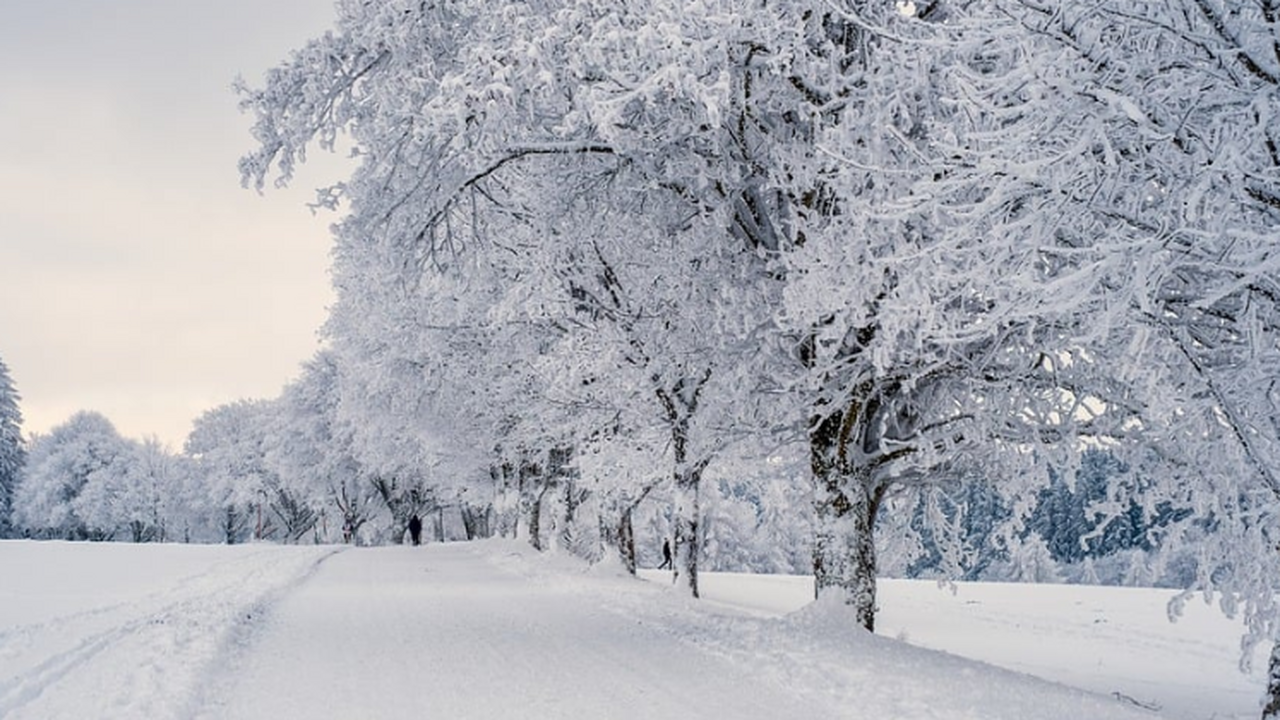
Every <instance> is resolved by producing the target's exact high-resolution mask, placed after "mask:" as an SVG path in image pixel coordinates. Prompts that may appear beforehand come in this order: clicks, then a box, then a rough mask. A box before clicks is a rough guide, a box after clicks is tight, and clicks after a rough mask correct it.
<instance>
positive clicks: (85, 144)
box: [0, 0, 347, 449]
mask: <svg viewBox="0 0 1280 720" xmlns="http://www.w3.org/2000/svg"><path fill="white" fill-rule="evenodd" d="M0 18H3V21H0V358H2V359H3V360H4V361H5V363H6V364H8V366H9V370H10V373H11V375H12V377H13V381H14V383H15V385H16V386H17V389H18V391H19V393H21V395H22V410H23V415H24V419H25V422H24V424H23V425H24V430H25V431H26V432H27V433H28V434H30V433H31V432H45V431H48V430H49V429H50V428H51V427H53V426H54V425H57V424H59V423H61V422H62V421H64V420H65V419H67V418H68V417H69V416H70V415H71V414H72V413H74V412H75V411H77V410H82V409H84V410H97V411H100V412H102V413H103V414H105V415H106V416H107V417H109V418H110V419H111V420H112V421H113V422H114V423H115V424H116V427H117V428H118V429H119V430H120V431H121V432H122V433H124V434H125V435H128V436H132V437H143V436H147V435H157V436H159V437H160V438H161V439H162V440H164V441H165V442H167V443H169V444H170V445H171V446H172V447H173V448H174V449H178V448H180V447H181V444H182V440H183V438H185V436H186V434H187V432H188V430H189V428H190V421H191V420H192V419H193V418H195V417H196V416H197V415H199V414H200V413H201V412H203V411H204V410H206V409H208V408H211V407H213V406H215V405H218V404H221V403H225V402H230V401H232V400H236V399H239V398H243V397H271V396H275V395H276V394H278V393H279V391H280V388H281V386H282V385H283V384H284V383H285V382H287V381H288V380H289V379H291V378H292V377H294V376H295V375H296V373H297V370H298V366H299V363H301V362H302V361H303V360H305V359H307V358H308V357H310V356H311V355H312V354H313V353H314V352H315V350H316V349H317V348H318V346H319V344H318V336H317V330H318V328H319V326H320V325H321V323H322V322H323V321H324V318H325V313H326V307H327V305H328V304H329V303H330V302H331V293H330V288H329V276H328V264H329V255H328V253H329V247H330V239H329V232H328V227H329V225H330V224H331V223H332V222H334V221H335V220H337V217H336V216H335V215H333V214H324V213H322V214H321V215H318V216H312V214H311V212H310V211H309V210H308V209H307V208H306V206H305V203H306V202H307V201H308V200H310V199H311V198H312V196H313V193H312V190H313V188H314V187H317V186H320V185H327V184H331V183H332V182H334V181H336V180H340V179H342V177H343V176H344V175H345V174H346V172H347V169H346V167H345V165H344V163H343V162H342V161H341V160H340V159H337V158H330V157H322V156H321V155H320V153H318V152H317V153H313V156H314V157H313V159H314V160H315V161H316V162H313V163H312V165H313V166H312V167H311V168H310V169H309V170H308V171H306V172H304V173H302V174H301V175H300V176H299V178H298V179H297V181H295V184H294V187H292V188H290V189H289V190H287V191H268V192H267V193H266V194H265V195H263V196H259V195H257V194H256V193H254V192H253V191H251V190H243V189H241V188H240V185H239V176H238V174H237V171H236V161H237V160H238V158H239V157H240V155H241V154H243V153H244V152H245V151H246V150H248V149H249V148H250V147H251V138H250V136H249V134H248V126H249V122H250V121H249V118H248V117H247V116H242V115H241V114H240V113H239V111H238V110H237V108H236V96H235V95H234V93H232V91H231V89H230V86H231V83H232V81H233V80H234V78H235V77H236V75H238V74H240V75H244V76H245V77H246V78H247V79H249V80H250V81H251V82H252V83H254V84H258V83H259V82H260V79H261V77H262V73H263V72H264V71H265V70H266V69H267V68H268V67H270V66H272V65H274V64H276V63H277V62H279V61H281V60H283V59H285V58H286V57H287V56H288V54H289V52H291V51H292V50H293V49H295V48H296V47H299V46H301V45H302V43H304V42H305V41H306V40H307V39H308V38H311V37H314V36H316V35H319V34H321V33H323V32H324V31H325V30H326V29H328V28H329V27H330V26H331V25H332V22H333V7H332V1H331V0H217V1H214V0H110V1H107V0H39V1H35V0H0Z"/></svg>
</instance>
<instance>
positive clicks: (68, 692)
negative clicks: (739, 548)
mask: <svg viewBox="0 0 1280 720" xmlns="http://www.w3.org/2000/svg"><path fill="white" fill-rule="evenodd" d="M0 578H3V580H4V581H5V582H4V583H3V584H0V718H3V720H62V719H64V718H65V719H67V720H72V719H74V720H82V719H83V718H97V719H99V720H116V719H119V720H135V719H144V718H145V720H221V719H222V718H231V719H232V720H245V719H254V718H262V719H264V720H268V719H269V720H284V719H287V718H303V717H322V718H329V717H334V718H344V720H346V719H351V720H356V719H358V720H365V719H374V720H376V719H379V718H402V717H414V718H441V719H446V720H452V719H453V718H464V719H465V718H490V717H510V718H521V720H526V719H534V720H536V719H538V718H555V719H556V720H561V719H568V720H573V719H574V718H611V719H612V718H659V719H665V718H671V719H673V720H675V719H677V718H678V719H679V720H697V719H698V718H715V719H716V720H721V719H729V718H732V719H734V720H739V719H752V718H762V719H764V718H768V719H770V720H774V719H777V718H805V719H806V720H808V719H810V718H813V719H817V718H821V719H823V720H827V719H831V720H837V719H840V718H849V719H850V720H864V719H865V718H885V719H892V720H970V719H974V720H1002V719H1007V720H1078V719H1079V718H1089V720H1152V718H1157V717H1159V715H1158V714H1157V713H1152V712H1147V711H1144V710H1139V709H1137V708H1135V707H1134V706H1133V705H1130V704H1125V703H1121V702H1117V701H1116V700H1115V699H1113V698H1110V697H1108V696H1107V695H1109V694H1110V691H1111V689H1112V688H1113V687H1115V686H1113V685H1112V684H1110V683H1107V684H1104V685H1101V686H1097V687H1095V690H1100V691H1101V694H1089V693H1086V692H1083V691H1081V690H1077V689H1074V688H1071V687H1067V686H1065V685H1060V684H1054V683H1050V682H1046V681H1043V680H1038V679H1036V678H1033V677H1030V676H1028V675H1023V674H1019V673H1016V672H1010V671H1008V670H1001V669H999V668H995V667H992V666H990V665H983V664H981V663H977V662H973V661H971V660H966V659H964V658H962V657H958V656H956V655H948V654H945V653H939V652H936V651H931V650H925V649H922V648H918V647H912V646H911V645H908V644H906V643H903V642H899V641H897V640H894V639H890V638H885V637H878V636H874V635H870V634H868V633H866V632H863V631H861V630H859V629H857V628H856V627H855V623H854V622H853V619H852V617H851V616H850V611H849V609H848V608H847V607H845V606H843V605H842V604H840V603H838V602H836V603H825V602H820V603H811V604H807V605H805V606H804V607H803V608H802V609H800V610H798V611H796V612H793V613H791V614H788V615H785V616H782V617H778V616H776V615H773V616H768V617H764V616H760V615H759V614H758V613H757V614H751V613H744V612H743V611H742V610H739V609H732V608H726V607H725V606H723V605H720V604H717V603H715V602H710V601H701V602H698V601H693V600H690V599H688V598H685V597H683V596H681V594H680V593H678V592H676V591H674V590H672V589H671V586H670V583H669V580H667V579H664V578H662V577H657V578H656V579H657V580H658V582H638V581H636V580H635V579H634V578H631V577H629V576H625V575H624V574H622V573H621V571H620V570H618V569H616V568H610V567H607V566H606V565H598V566H595V567H590V568H589V567H587V566H586V565H584V564H583V563H581V562H580V561H578V560H575V559H573V558H570V557H568V556H565V555H558V554H555V553H552V554H539V553H536V552H534V551H533V550H531V549H530V548H529V546H528V544H527V543H521V542H515V541H497V540H494V541H485V542H481V543H472V544H456V545H432V546H429V547H424V548H371V549H348V550H342V549H339V548H325V547H310V548H305V547H279V546H266V545H260V546H249V547H242V546H234V547H227V546H204V547H201V546H179V545H146V546H132V545H123V544H84V543H74V544H73V543H36V542H25V541H0ZM707 579H708V580H710V579H711V578H710V577H708V578H707ZM716 579H717V580H718V581H725V580H730V578H727V577H718V578H716ZM747 581H750V582H747ZM735 582H741V583H742V587H741V591H740V592H736V593H729V594H728V595H727V596H726V597H725V600H726V601H731V602H733V603H734V604H735V605H737V606H742V605H747V606H752V605H753V604H760V603H764V604H769V602H772V601H769V602H766V600H768V596H770V595H771V594H772V592H771V591H770V590H769V589H768V588H769V587H770V586H773V585H777V586H778V587H779V588H781V587H782V586H788V587H789V586H790V585H791V584H793V583H794V579H790V580H788V579H784V578H738V579H736V580H735ZM708 584H709V588H708V589H710V586H711V585H713V584H714V583H708ZM788 592H790V591H788ZM991 592H992V593H993V594H992V595H991V596H990V597H984V598H983V604H982V605H980V606H976V607H980V608H985V607H987V605H988V603H989V604H990V605H991V608H992V610H993V612H994V611H995V608H996V605H997V604H1000V603H1004V604H1009V603H1012V604H1011V605H1010V607H1012V608H1014V609H1017V608H1023V609H1024V610H1027V608H1026V607H1024V606H1026V605H1027V600H1026V598H1022V597H1021V593H1022V592H1023V591H1022V590H1019V589H1002V588H999V587H993V588H992V589H991ZM1062 592H1065V591H1064V590H1062V589H1058V590H1055V589H1053V588H1044V589H1041V590H1039V591H1037V593H1038V594H1036V597H1037V598H1041V599H1042V600H1038V601H1037V602H1036V603H1034V604H1035V605H1036V608H1034V612H1032V611H1031V610H1028V612H1030V613H1031V614H1030V615H1025V616H1024V615H1017V616H1015V617H1005V616H1006V615H1007V614H1008V613H1007V612H1006V611H1001V612H1000V613H999V614H998V616H993V617H992V623H994V624H993V625H984V624H981V623H979V624H974V622H973V618H971V617H968V616H967V614H966V615H965V616H963V617H962V616H961V615H959V614H956V613H951V614H948V612H947V611H946V610H945V606H944V605H943V604H940V603H939V602H938V593H937V592H936V587H934V588H933V591H932V592H931V593H930V594H929V595H927V596H926V595H921V596H920V598H919V600H920V602H919V603H918V604H917V606H916V607H915V609H909V608H907V607H906V604H905V603H904V605H903V609H904V610H906V614H904V615H901V617H900V619H901V620H909V621H910V625H909V627H910V630H911V632H912V633H914V632H916V631H917V630H919V631H920V634H921V636H922V637H925V638H928V637H932V636H934V635H937V633H936V631H935V630H934V629H931V628H932V627H933V625H937V624H939V623H941V624H943V625H955V626H956V627H954V628H950V630H951V632H952V634H953V635H954V636H955V639H956V640H957V642H958V643H959V644H958V645H957V646H956V649H957V650H966V648H968V650H966V654H970V651H971V650H972V649H973V648H975V647H979V646H985V645H988V644H992V643H993V642H994V643H995V645H996V646H1003V647H1007V648H1012V646H1013V645H1014V644H1017V645H1030V646H1032V647H1041V646H1044V645H1046V644H1051V643H1053V642H1055V640H1054V638H1055V637H1057V636H1059V635H1064V634H1065V636H1066V637H1068V638H1070V637H1074V636H1075V635H1076V634H1079V632H1080V631H1078V630H1073V629H1072V628H1077V627H1078V626H1079V624H1078V623H1076V624H1072V622H1070V621H1069V617H1070V611H1069V610H1068V606H1073V605H1072V601H1070V600H1069V599H1070V598H1071V597H1074V596H1073V595H1062V598H1063V599H1064V600H1066V602H1065V604H1064V602H1056V603H1055V601H1053V599H1054V598H1056V597H1058V596H1059V594H1060V593H1062ZM1041 593H1042V594H1041ZM1139 595H1141V593H1139ZM779 599H780V598H779ZM900 599H902V600H905V599H906V598H900ZM958 600H959V599H957V601H958ZM1104 600H1107V598H1104V597H1103V596H1101V595H1100V596H1099V597H1098V598H1097V603H1098V604H1097V607H1098V608H1102V607H1103V606H1104V605H1105V603H1104V602H1103V601H1104ZM1006 601H1007V602H1006ZM789 602H794V600H792V601H789ZM952 604H954V605H956V606H957V607H958V608H972V607H975V606H973V605H970V604H968V601H964V602H958V603H952ZM1076 604H1078V603H1076ZM1001 606H1002V607H1003V605H1001ZM1092 608H1094V604H1093V603H1089V604H1087V605H1086V606H1085V609H1086V610H1090V612H1091V613H1092V612H1093V610H1092ZM953 609H954V608H953ZM1099 611H1100V610H1099ZM1107 612H1108V613H1111V612H1112V611H1110V610H1108V611H1107ZM939 613H941V614H939ZM1089 617H1090V618H1092V617H1093V615H1092V614H1091V615H1090V616H1089ZM1113 617H1114V619H1116V620H1119V619H1121V617H1122V616H1121V615H1114V616H1113ZM1028 618H1029V619H1030V620H1036V621H1037V624H1036V625H1034V627H1035V632H1033V633H1031V634H1030V636H1029V634H1028V632H1027V630H1026V629H1025V627H1026V626H1025V623H1024V620H1027V621H1029V620H1028ZM1046 618H1047V619H1046ZM1055 618H1056V619H1055ZM933 621H937V622H933ZM1041 621H1043V622H1041ZM930 623H932V625H931V624H930ZM1006 626H1007V627H1006ZM1126 626H1131V627H1132V628H1134V629H1135V630H1138V632H1137V633H1136V634H1135V633H1133V632H1129V631H1126V630H1125V627H1126ZM904 627H906V626H904ZM966 627H967V628H969V630H967V631H966V630H965V628H966ZM1084 627H1086V628H1092V627H1093V623H1092V621H1090V622H1088V623H1086V625H1085V626H1084ZM1143 627H1145V626H1144V625H1142V624H1141V623H1139V622H1137V621H1136V620H1135V621H1133V622H1125V623H1117V624H1116V625H1115V630H1114V632H1108V633H1106V634H1103V635H1100V639H1101V640H1102V641H1103V642H1104V643H1105V644H1106V645H1107V646H1108V647H1111V648H1115V651H1113V653H1112V654H1114V655H1115V656H1116V657H1117V658H1127V659H1126V660H1125V661H1124V662H1125V663H1130V662H1133V663H1136V661H1135V660H1134V659H1133V658H1136V657H1137V656H1129V655H1125V654H1124V653H1123V652H1120V650H1121V649H1122V648H1123V647H1125V646H1127V645H1128V644H1131V643H1132V642H1133V641H1134V640H1135V638H1141V636H1142V633H1143V632H1147V631H1146V630H1141V629H1140V628H1143ZM1010 628H1012V632H1013V635H1010V632H1006V631H1009V630H1010ZM1068 631H1070V632H1068ZM1089 632H1092V630H1089ZM1150 632H1151V633H1153V637H1157V638H1166V639H1163V640H1160V642H1161V643H1162V644H1161V645H1160V647H1161V648H1167V649H1168V650H1167V651H1166V654H1168V655H1170V658H1169V660H1168V662H1170V663H1177V664H1181V663H1183V662H1184V660H1185V658H1186V657H1189V656H1192V655H1195V654H1196V653H1199V648H1198V646H1196V645H1195V640H1194V638H1189V637H1175V636H1172V635H1167V634H1166V635H1159V634H1158V627H1157V626H1153V627H1152V628H1151V629H1150ZM938 637H939V639H941V636H938ZM1000 638H1006V639H1005V640H1001V639H1000ZM941 645H946V643H941ZM1196 656H1197V657H1198V655H1196ZM1122 664H1123V663H1122ZM1136 664H1142V663H1136ZM1063 667H1064V668H1067V669H1071V668H1075V669H1077V670H1081V669H1083V671H1085V672H1084V674H1080V673H1077V675H1078V676H1079V677H1084V676H1085V675H1087V674H1089V673H1093V674H1094V675H1096V674H1097V671H1096V670H1094V669H1090V668H1091V663H1090V662H1088V661H1087V660H1086V659H1085V658H1084V656H1083V655H1080V656H1079V657H1078V658H1077V659H1076V660H1074V661H1072V662H1070V663H1067V664H1066V665H1064V666H1063ZM1124 670H1136V668H1124V667H1119V668H1117V669H1114V670H1111V671H1107V672H1105V673H1104V674H1107V675H1114V676H1115V677H1116V678H1117V679H1119V675H1120V673H1121V672H1122V671H1124ZM1160 674H1161V673H1160V672H1156V673H1155V674H1154V675H1152V677H1158V676H1159V675H1160ZM1052 677H1061V678H1063V679H1068V680H1071V679H1072V676H1071V674H1070V673H1061V674H1055V675H1052ZM1135 677H1136V675H1135ZM1170 677H1180V676H1176V675H1173V674H1171V675H1170ZM1152 696H1155V697H1162V696H1168V697H1173V696H1172V695H1169V694H1168V693H1167V692H1165V691H1163V690H1162V691H1161V694H1155V693H1153V695H1152ZM1203 707H1210V705H1208V704H1206V705H1204V706H1203ZM1212 707H1214V708H1215V710H1214V715H1215V716H1216V717H1224V715H1223V714H1222V713H1220V712H1218V710H1217V709H1216V708H1220V707H1224V706H1223V705H1222V704H1221V703H1219V702H1218V701H1217V700H1215V701H1214V703H1213V705H1212ZM1233 707H1238V708H1243V711H1238V710H1232V711H1230V716H1232V717H1242V718H1243V717H1253V716H1254V712H1253V711H1252V710H1249V709H1248V708H1247V707H1246V706H1245V705H1238V706H1233ZM1170 709H1173V708H1170ZM1179 710H1180V711H1179V712H1175V713H1171V715H1170V718H1189V719H1190V720H1200V718H1202V717H1206V716H1205V715H1203V714H1200V713H1197V712H1194V711H1192V712H1186V711H1187V710H1191V708H1190V707H1189V706H1188V707H1183V708H1180V709H1179Z"/></svg>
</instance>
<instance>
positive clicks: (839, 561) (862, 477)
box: [809, 400, 884, 632]
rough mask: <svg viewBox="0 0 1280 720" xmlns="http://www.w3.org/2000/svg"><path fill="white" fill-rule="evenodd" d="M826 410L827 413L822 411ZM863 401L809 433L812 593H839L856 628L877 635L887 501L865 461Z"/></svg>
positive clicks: (818, 420) (822, 418)
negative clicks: (879, 541) (880, 517)
mask: <svg viewBox="0 0 1280 720" xmlns="http://www.w3.org/2000/svg"><path fill="white" fill-rule="evenodd" d="M823 409H825V408H823ZM863 409H864V408H863V405H862V403H861V402H859V401H857V400H855V401H852V402H850V404H849V407H848V408H846V409H845V410H844V411H843V412H840V411H837V412H833V413H829V414H826V415H818V416H815V418H814V419H813V421H812V423H811V425H810V433H809V451H810V456H809V457H810V467H811V470H812V472H813V481H814V536H815V537H814V549H813V577H814V594H815V595H816V596H821V595H824V594H826V593H828V592H839V593H841V594H843V595H844V601H845V603H847V604H848V605H849V606H851V607H852V608H853V609H854V612H855V615H856V617H857V620H858V623H859V624H860V625H862V626H863V627H864V628H866V629H867V630H869V631H873V632H874V631H875V617H876V544H875V524H876V515H877V513H879V511H880V503H881V500H882V499H883V497H884V488H883V487H882V486H881V485H880V484H878V482H877V481H876V479H875V477H874V471H873V469H872V468H871V467H869V466H868V465H867V464H866V463H864V462H860V461H858V460H854V459H853V458H859V459H860V460H861V459H862V456H861V454H860V452H859V451H860V450H862V449H864V445H865V443H863V442H861V441H859V438H860V437H861V435H862V434H863V433H864V432H866V426H867V424H866V422H865V421H864V419H863V417H861V413H862V411H863Z"/></svg>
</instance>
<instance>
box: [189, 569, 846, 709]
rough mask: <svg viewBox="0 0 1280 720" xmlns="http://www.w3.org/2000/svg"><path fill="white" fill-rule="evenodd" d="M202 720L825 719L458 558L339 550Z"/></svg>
mask: <svg viewBox="0 0 1280 720" xmlns="http://www.w3.org/2000/svg"><path fill="white" fill-rule="evenodd" d="M236 665H237V672H236V673H235V674H234V676H232V677H231V678H229V682H228V683H227V685H226V686H225V687H224V688H222V693H221V695H222V697H221V699H216V700H213V701H211V702H210V704H209V706H208V707H206V710H205V713H204V716H205V717H207V718H209V719H210V720H213V719H214V718H227V719H231V720H234V719H236V718H245V719H248V718H289V717H340V718H360V717H370V716H372V715H371V713H370V710H371V709H372V708H376V709H377V711H376V716H377V717H386V718H393V717H395V718H402V717H432V718H490V717H512V718H514V717H519V718H562V719H566V720H568V719H572V718H584V719H586V718H590V719H593V720H598V719H599V718H677V717H678V718H686V719H690V720H692V719H696V718H748V717H761V718H765V717H767V718H786V717H807V718H818V717H827V716H829V712H824V710H825V709H824V708H823V707H822V706H821V705H817V704H814V703H812V702H810V701H808V700H806V699H804V698H802V697H799V696H797V695H796V694H794V693H792V692H789V691H788V690H787V689H786V688H783V687H780V686H778V685H777V684H776V683H775V682H773V681H770V680H768V679H765V678H762V677H761V675H760V674H759V673H755V672H752V669H751V668H750V667H745V666H743V665H741V664H738V663H733V662H730V661H728V660H726V659H724V658H721V657H716V656H713V655H710V654H708V653H706V652H702V651H699V650H698V649H696V648H695V647H693V646H690V645H687V644H684V643H681V642H680V641H679V640H678V639H676V638H673V637H671V636H670V635H669V634H666V633H665V632H663V631H661V630H659V629H656V628H654V627H652V626H650V625H648V624H646V623H643V622H638V621H636V620H629V619H627V618H625V617H623V616H621V615H619V614H616V613H615V612H611V611H609V610H607V609H604V608H602V607H600V606H599V605H598V604H596V603H594V602H592V598H591V597H590V595H584V594H583V593H581V592H578V588H577V587H575V586H574V585H572V584H570V585H567V586H566V585H565V584H562V583H538V582H533V581H531V580H530V578H528V577H527V576H523V575H521V574H519V573H516V572H511V571H508V570H504V569H502V568H501V567H498V566H495V565H494V564H493V563H491V562H488V561H486V559H485V558H484V557H483V556H481V555H478V554H477V553H476V552H475V551H474V549H473V548H471V547H469V546H467V545H461V544H458V545H433V546H428V547H424V548H384V549H376V550H353V551H349V552H346V553H343V554H341V555H338V556H335V557H333V558H331V559H329V560H328V561H326V562H325V564H324V565H323V566H322V567H321V569H320V571H319V572H317V573H316V575H315V577H313V578H312V579H311V580H310V581H309V582H308V583H307V584H306V585H305V586H303V587H300V588H299V589H298V590H297V591H296V592H294V593H293V594H291V595H290V596H289V597H288V598H287V599H285V600H284V601H283V602H282V603H281V604H280V605H279V607H278V608H277V609H276V611H275V612H274V613H273V615H272V618H271V619H270V620H269V622H268V626H267V627H266V628H265V630H264V632H263V634H262V636H261V638H260V639H259V641H258V642H256V643H255V644H254V646H253V647H252V650H251V652H249V653H247V654H246V655H245V656H244V657H243V659H242V661H241V662H238V663H236Z"/></svg>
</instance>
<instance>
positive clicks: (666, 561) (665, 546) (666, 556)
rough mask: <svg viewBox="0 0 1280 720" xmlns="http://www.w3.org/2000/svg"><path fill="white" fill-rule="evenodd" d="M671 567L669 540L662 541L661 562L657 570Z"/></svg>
mask: <svg viewBox="0 0 1280 720" xmlns="http://www.w3.org/2000/svg"><path fill="white" fill-rule="evenodd" d="M670 567H671V541H670V540H663V541H662V564H661V565H659V566H658V569H659V570H663V569H666V568H670Z"/></svg>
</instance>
